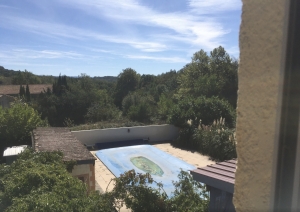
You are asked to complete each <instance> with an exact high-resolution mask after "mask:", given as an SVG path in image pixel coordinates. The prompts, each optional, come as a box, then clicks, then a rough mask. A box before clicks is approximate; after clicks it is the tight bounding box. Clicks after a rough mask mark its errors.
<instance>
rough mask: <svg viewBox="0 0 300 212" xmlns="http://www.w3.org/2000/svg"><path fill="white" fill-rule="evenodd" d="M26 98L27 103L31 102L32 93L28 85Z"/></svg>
mask: <svg viewBox="0 0 300 212" xmlns="http://www.w3.org/2000/svg"><path fill="white" fill-rule="evenodd" d="M25 97H26V101H27V102H30V91H29V86H28V84H27V85H26V91H25Z"/></svg>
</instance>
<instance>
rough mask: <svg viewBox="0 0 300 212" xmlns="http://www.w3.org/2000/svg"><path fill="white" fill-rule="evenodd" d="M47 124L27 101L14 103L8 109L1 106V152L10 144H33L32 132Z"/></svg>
mask: <svg viewBox="0 0 300 212" xmlns="http://www.w3.org/2000/svg"><path fill="white" fill-rule="evenodd" d="M46 124H47V123H45V121H43V120H42V119H41V117H40V115H39V114H38V112H37V111H36V110H34V109H33V108H32V107H31V106H29V105H28V104H26V103H14V104H13V105H12V106H11V107H10V108H7V109H3V108H2V107H0V152H1V153H2V152H3V150H4V148H5V147H9V146H18V145H31V136H30V132H31V131H32V130H33V129H35V128H36V127H37V126H45V125H46ZM0 157H2V154H1V156H0Z"/></svg>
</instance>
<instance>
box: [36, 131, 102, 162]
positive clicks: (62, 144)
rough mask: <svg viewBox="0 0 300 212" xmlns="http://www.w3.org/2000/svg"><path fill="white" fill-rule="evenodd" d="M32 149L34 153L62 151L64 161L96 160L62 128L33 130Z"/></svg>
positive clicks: (69, 132)
mask: <svg viewBox="0 0 300 212" xmlns="http://www.w3.org/2000/svg"><path fill="white" fill-rule="evenodd" d="M33 148H34V149H35V150H36V151H62V152H63V154H64V160H65V161H71V160H75V161H89V160H96V159H95V157H94V156H93V155H92V154H91V153H90V152H89V151H88V150H87V149H86V147H85V146H84V145H83V144H82V143H81V142H80V141H79V140H77V138H76V137H75V136H73V135H72V134H71V131H70V130H69V129H68V128H64V127H38V128H37V129H35V130H33Z"/></svg>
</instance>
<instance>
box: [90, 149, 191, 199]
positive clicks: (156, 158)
mask: <svg viewBox="0 0 300 212" xmlns="http://www.w3.org/2000/svg"><path fill="white" fill-rule="evenodd" d="M96 156H97V157H98V158H99V159H100V160H101V161H102V162H103V163H104V164H105V165H106V167H107V168H108V169H109V170H110V171H111V172H112V173H113V174H114V175H115V176H116V177H119V176H120V175H121V174H122V173H124V172H125V171H128V170H131V169H134V170H135V171H136V172H138V173H150V174H151V176H152V177H153V179H154V180H155V181H156V182H161V183H162V184H163V188H164V190H165V191H166V193H167V195H168V196H169V197H170V196H172V191H174V186H173V183H172V181H178V177H177V176H178V174H179V172H180V170H183V171H189V170H193V169H195V168H196V167H195V166H193V165H190V164H188V163H186V162H184V161H183V160H180V159H179V158H176V157H174V156H172V155H169V154H167V153H166V152H164V151H162V150H160V149H158V148H156V147H154V146H151V145H138V146H128V147H119V148H111V149H104V150H99V151H97V152H96Z"/></svg>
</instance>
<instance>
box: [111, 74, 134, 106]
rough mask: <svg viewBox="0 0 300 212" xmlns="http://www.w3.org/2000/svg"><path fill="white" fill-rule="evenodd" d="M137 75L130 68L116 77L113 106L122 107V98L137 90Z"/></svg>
mask: <svg viewBox="0 0 300 212" xmlns="http://www.w3.org/2000/svg"><path fill="white" fill-rule="evenodd" d="M139 78H140V76H139V74H137V72H136V71H135V70H133V69H132V68H126V69H124V70H123V71H122V72H121V73H120V74H119V76H118V81H117V85H116V93H115V104H116V105H117V106H118V107H121V106H122V101H123V98H124V97H125V96H126V95H127V94H128V93H129V92H130V91H134V90H136V89H137V88H138V85H139Z"/></svg>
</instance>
